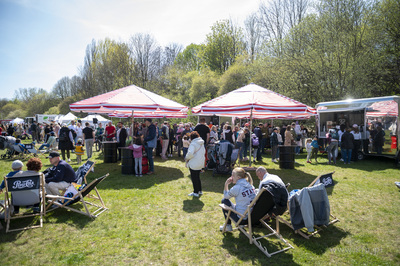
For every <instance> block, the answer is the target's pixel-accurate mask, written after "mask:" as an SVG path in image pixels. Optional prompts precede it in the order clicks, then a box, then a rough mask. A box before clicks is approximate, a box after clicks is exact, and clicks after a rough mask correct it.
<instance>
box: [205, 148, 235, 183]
mask: <svg viewBox="0 0 400 266" xmlns="http://www.w3.org/2000/svg"><path fill="white" fill-rule="evenodd" d="M238 155H239V149H234V145H233V144H231V143H230V142H229V141H227V140H221V141H219V142H217V143H215V151H214V152H213V154H212V156H211V158H210V160H213V161H214V162H215V167H214V169H213V176H214V175H215V174H220V175H230V174H232V168H233V166H234V165H235V164H236V160H237V158H238Z"/></svg>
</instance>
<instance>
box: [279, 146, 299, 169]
mask: <svg viewBox="0 0 400 266" xmlns="http://www.w3.org/2000/svg"><path fill="white" fill-rule="evenodd" d="M295 147H296V146H279V168H282V169H294V155H295Z"/></svg>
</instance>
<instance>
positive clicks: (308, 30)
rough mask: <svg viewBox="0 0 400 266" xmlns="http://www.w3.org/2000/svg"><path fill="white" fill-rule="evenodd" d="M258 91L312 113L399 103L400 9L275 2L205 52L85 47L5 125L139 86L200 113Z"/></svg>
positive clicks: (5, 111)
mask: <svg viewBox="0 0 400 266" xmlns="http://www.w3.org/2000/svg"><path fill="white" fill-rule="evenodd" d="M250 82H254V83H256V84H258V85H260V86H263V87H265V88H268V89H270V90H272V91H275V92H277V93H281V94H283V95H285V96H288V97H291V98H293V99H296V100H298V101H301V102H303V103H305V104H308V105H310V106H315V104H316V103H318V102H321V101H332V100H340V99H344V98H347V97H351V98H364V97H376V96H386V95H394V94H400V1H398V0H380V1H374V0H340V1H339V0H315V1H312V0H272V1H268V2H266V3H261V4H260V5H259V8H258V10H256V11H255V12H254V13H252V14H250V15H249V16H248V17H247V18H246V20H245V21H244V23H243V26H239V25H238V23H236V22H234V21H233V20H221V21H217V22H215V23H214V24H213V25H212V27H211V29H210V33H208V34H207V36H206V39H205V41H204V43H201V44H194V43H192V44H190V45H188V46H186V47H183V46H182V45H180V44H178V43H171V44H169V45H167V46H165V47H162V46H160V45H159V44H158V43H157V40H156V39H155V37H153V36H152V35H150V34H144V33H136V34H133V35H132V36H131V37H130V38H129V40H127V41H116V40H112V39H110V38H106V39H104V40H98V41H96V40H93V41H92V42H91V43H90V44H88V45H87V48H86V54H85V58H84V61H83V65H82V66H81V67H80V68H79V70H78V73H77V75H75V76H73V77H62V78H61V79H60V80H59V81H57V83H56V84H55V85H54V87H53V89H52V90H51V91H50V92H47V91H46V90H44V89H41V88H20V89H19V90H17V91H16V93H15V97H14V99H12V100H7V99H0V114H1V117H2V118H15V117H17V116H19V117H26V116H33V115H34V114H37V113H48V114H50V113H53V114H58V113H63V114H65V113H67V112H69V104H70V103H73V102H76V101H78V100H82V99H85V98H88V97H92V96H95V95H98V94H101V93H105V92H108V91H111V90H115V89H119V88H122V87H124V86H128V85H131V84H135V85H137V86H139V87H142V88H144V89H147V90H150V91H152V92H155V93H157V94H160V95H162V96H165V97H167V98H170V99H173V100H175V101H177V102H179V103H181V104H184V105H187V106H190V107H193V106H196V105H197V104H200V103H202V102H204V101H207V100H210V99H212V98H215V97H217V96H219V95H222V94H225V93H227V92H229V91H232V90H235V89H237V88H240V87H242V86H244V85H246V84H249V83H250Z"/></svg>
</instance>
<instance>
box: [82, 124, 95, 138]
mask: <svg viewBox="0 0 400 266" xmlns="http://www.w3.org/2000/svg"><path fill="white" fill-rule="evenodd" d="M82 133H83V134H84V135H85V139H92V138H93V129H92V128H91V127H85V128H84V129H83V130H82Z"/></svg>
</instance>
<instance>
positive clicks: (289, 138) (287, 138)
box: [284, 126, 294, 146]
mask: <svg viewBox="0 0 400 266" xmlns="http://www.w3.org/2000/svg"><path fill="white" fill-rule="evenodd" d="M291 130H292V127H291V126H287V127H286V131H285V143H284V145H285V146H291V145H292V141H293V140H294V138H293V135H292V132H291Z"/></svg>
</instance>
